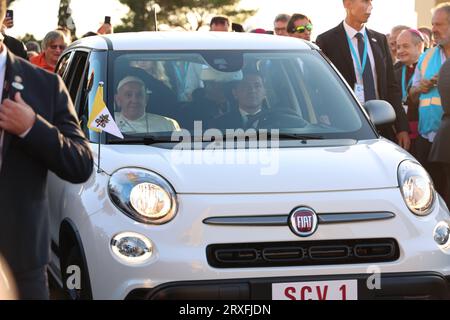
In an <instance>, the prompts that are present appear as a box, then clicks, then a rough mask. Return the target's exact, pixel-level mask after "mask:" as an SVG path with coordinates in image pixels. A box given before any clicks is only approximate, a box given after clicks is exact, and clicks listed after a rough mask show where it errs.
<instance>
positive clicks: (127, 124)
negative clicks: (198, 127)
mask: <svg viewBox="0 0 450 320" xmlns="http://www.w3.org/2000/svg"><path fill="white" fill-rule="evenodd" d="M114 98H115V103H116V110H120V111H119V112H116V113H115V119H116V123H117V125H118V127H119V129H120V130H121V131H122V132H123V133H129V134H135V133H148V132H171V131H178V130H180V127H179V125H178V123H177V122H176V121H175V120H173V119H170V118H166V117H163V116H160V115H156V114H152V113H146V112H145V110H146V106H147V103H148V99H149V97H148V94H147V89H146V87H145V84H144V82H143V81H142V80H141V79H139V78H138V77H134V76H127V77H125V78H123V79H122V80H121V81H120V82H119V84H118V86H117V94H116V95H115V97H114Z"/></svg>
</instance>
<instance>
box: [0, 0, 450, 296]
mask: <svg viewBox="0 0 450 320" xmlns="http://www.w3.org/2000/svg"><path fill="white" fill-rule="evenodd" d="M343 5H344V7H345V10H346V17H345V18H344V20H343V21H342V23H340V24H339V25H338V26H336V27H335V28H333V29H331V30H329V31H327V32H325V33H323V34H321V35H318V37H317V40H316V44H317V45H318V46H319V47H320V48H321V50H322V52H323V53H324V54H325V55H326V56H327V57H328V58H329V59H330V60H331V62H332V63H333V64H334V65H335V67H336V68H337V69H338V70H339V71H340V73H341V74H342V76H343V77H344V78H345V80H346V81H347V83H348V84H349V85H350V87H351V88H353V89H354V93H355V97H356V98H357V99H358V100H359V101H360V102H361V104H364V103H366V102H367V101H369V100H376V99H380V100H385V101H388V102H389V103H390V104H391V105H392V106H393V108H394V110H395V113H396V121H395V123H394V124H392V125H384V126H381V127H378V128H377V129H378V130H379V132H380V134H381V135H382V136H383V137H385V138H387V139H390V140H392V141H394V142H396V143H397V144H398V145H399V146H400V147H402V148H404V149H406V150H409V151H410V152H411V154H413V155H414V156H415V157H416V158H417V160H418V161H420V162H421V164H422V165H423V166H424V167H425V168H426V169H427V170H428V172H429V173H430V176H431V177H432V179H433V181H434V183H435V186H436V189H437V191H438V192H439V193H440V194H441V195H442V196H443V197H444V199H445V201H446V202H447V204H448V205H450V201H449V197H450V190H449V188H450V148H449V147H448V144H449V141H450V123H449V119H450V98H449V93H450V62H449V61H450V60H449V59H448V58H449V57H450V2H447V3H443V4H440V5H439V6H437V7H436V8H435V10H434V11H433V18H432V21H430V24H431V25H432V28H431V29H429V28H425V27H423V28H419V29H415V28H412V27H409V26H395V27H394V28H392V31H391V33H390V34H389V35H385V34H382V33H379V32H376V31H374V30H370V29H369V28H367V27H366V23H367V22H368V20H369V18H370V16H371V11H372V8H373V3H372V0H369V1H367V0H343ZM5 11H6V1H4V0H0V17H1V19H0V20H3V18H4V17H5ZM0 22H1V21H0ZM0 26H2V28H1V34H2V38H3V40H2V42H1V43H0V72H2V73H0V84H1V85H2V86H3V87H4V90H3V97H2V98H3V101H2V104H1V108H0V201H1V203H2V215H0V251H1V252H2V253H4V254H5V255H6V257H7V258H8V261H9V262H10V263H11V267H12V272H13V273H14V275H15V276H16V279H17V282H18V289H19V294H20V295H21V297H29V298H46V297H48V291H47V289H46V288H44V286H45V285H43V284H44V283H45V282H46V279H45V267H43V266H44V265H45V264H46V263H47V260H48V257H47V254H45V253H44V252H45V251H46V250H47V247H46V245H47V242H46V240H47V238H46V237H47V235H46V234H44V233H45V232H44V233H39V234H37V233H36V229H37V228H38V227H42V230H47V229H48V222H47V221H46V220H45V219H44V218H41V219H40V220H38V221H36V218H31V217H37V216H38V215H37V214H36V213H35V211H36V210H45V197H44V192H43V191H42V189H43V188H45V178H44V176H45V174H44V173H45V172H47V170H51V171H53V172H56V173H57V174H58V175H59V176H60V177H63V178H65V179H67V180H69V181H73V182H82V181H84V180H86V179H87V178H88V177H89V174H90V172H91V171H92V155H91V154H90V151H89V147H88V144H87V141H86V138H85V137H84V135H83V133H82V132H81V130H80V128H79V126H78V124H77V120H76V116H75V113H74V110H73V106H72V103H71V102H70V97H69V96H68V94H67V90H66V89H65V88H64V87H63V84H62V82H61V80H60V79H58V78H57V77H56V76H54V75H52V74H51V73H52V72H54V70H55V66H56V64H57V61H58V59H59V57H60V56H61V54H62V52H63V51H64V50H65V49H66V47H67V46H68V45H69V44H70V42H71V41H72V39H73V36H72V35H71V34H70V30H68V29H67V28H65V27H59V28H57V29H55V30H52V31H50V32H49V33H48V34H47V35H46V36H45V38H44V39H43V40H42V42H41V43H37V42H34V41H31V42H28V43H26V44H25V45H24V44H23V43H22V42H20V41H18V40H17V39H14V38H13V37H10V36H8V35H7V34H6V33H7V30H8V28H11V27H12V26H13V21H12V20H11V19H10V18H8V17H6V18H5V19H4V21H3V23H0ZM210 30H211V31H215V32H228V31H235V32H243V28H242V26H241V25H239V24H235V23H231V21H230V20H229V19H228V18H227V17H223V16H217V17H214V18H213V19H212V20H211V23H210ZM313 31H314V27H313V22H312V19H311V18H310V17H308V16H306V15H304V14H300V13H296V14H293V15H287V14H279V15H277V16H276V17H275V19H274V27H273V31H266V30H264V29H260V28H259V29H254V30H252V31H251V32H253V33H264V34H274V35H275V36H286V37H293V38H298V39H302V40H305V41H311V39H312V33H313ZM112 32H113V28H112V26H111V24H110V23H104V24H103V25H102V26H101V27H100V28H99V29H98V30H97V32H89V33H87V34H85V35H84V36H85V37H88V36H93V35H97V34H109V33H112ZM5 48H8V50H5ZM17 57H21V58H23V59H24V60H29V62H30V63H32V64H34V65H35V66H38V67H40V68H42V69H45V70H47V71H50V73H48V72H41V70H40V69H36V68H32V67H30V66H29V64H28V62H25V61H24V60H22V59H18V58H17ZM2 61H3V63H2ZM149 67H153V69H155V68H154V67H155V66H149ZM156 67H157V66H156ZM12 70H13V71H14V72H12ZM155 70H156V71H157V68H156V69H155ZM155 70H153V71H151V72H152V73H155V72H156V71H155ZM149 72H150V71H149ZM11 74H13V76H15V77H13V78H12V79H10V77H11ZM1 75H4V76H1ZM245 79H246V80H247V81H248V82H249V83H251V84H252V85H253V86H255V88H257V90H260V91H261V92H260V94H258V98H259V97H261V98H262V97H263V96H264V92H263V89H262V88H263V86H262V84H261V82H262V79H261V78H259V77H258V76H257V75H247V76H246V78H245ZM25 80H26V82H27V83H30V85H29V87H27V91H24V92H23V94H24V95H25V96H26V98H27V102H28V104H27V103H26V102H25V101H24V100H23V99H22V95H21V91H23V90H22V89H23V85H22V83H23V82H25ZM160 80H161V81H166V82H167V85H168V86H171V84H170V83H168V80H167V79H164V78H161V79H160ZM3 81H4V82H5V84H3ZM31 83H33V84H35V85H34V86H32V85H31ZM21 87H22V89H21ZM145 88H146V84H145V83H143V82H142V81H140V80H139V79H136V78H134V77H132V76H128V77H124V78H123V79H122V80H121V81H120V83H119V85H118V94H117V96H116V97H115V100H116V103H117V104H118V105H122V104H123V105H126V103H125V102H124V100H125V99H126V96H125V95H123V94H122V91H123V92H125V90H128V91H132V92H133V94H135V95H137V96H139V97H141V100H142V101H141V102H142V105H145V104H146V101H145V90H146V89H145ZM7 89H11V90H7ZM28 90H29V91H28ZM240 90H241V88H239V87H237V88H236V89H235V94H236V97H237V98H238V102H239V105H240V106H241V105H242V106H241V107H242V109H245V110H246V111H248V115H251V113H252V112H254V110H253V109H255V108H260V105H261V102H260V101H258V103H256V104H255V105H254V106H253V105H252V106H247V105H245V103H244V102H245V101H240V100H239V93H240ZM48 92H53V93H54V94H55V95H56V97H50V94H47V93H48ZM179 98H180V99H184V97H179ZM186 99H187V98H186ZM261 100H262V99H261ZM56 102H57V103H56ZM55 103H56V104H55ZM30 105H31V106H33V108H32V107H30ZM40 106H47V107H48V108H49V110H50V109H51V110H53V111H52V112H49V111H48V110H40V109H39V107H40ZM132 111H133V110H127V108H125V107H124V108H122V110H121V113H120V114H118V115H117V117H118V119H119V125H120V124H121V123H123V124H124V125H128V127H129V129H130V130H131V129H133V128H135V127H136V126H148V124H149V123H151V122H153V121H154V118H147V117H146V118H145V123H144V122H142V123H139V122H136V121H135V122H130V120H129V119H131V120H133V119H141V118H142V117H141V116H142V115H141V114H132ZM55 114H58V118H56V117H55ZM121 119H122V120H121ZM221 122H226V119H221ZM165 126H167V127H169V128H173V127H176V126H177V125H176V124H174V123H172V122H167V123H165ZM13 138H15V139H19V138H20V139H22V140H20V141H21V142H23V143H21V144H19V143H13V144H10V141H11V140H12V139H13ZM44 145H45V147H44ZM2 148H3V149H2ZM22 148H24V149H27V151H28V152H26V153H25V152H22ZM5 150H7V151H8V153H6V151H5ZM30 154H33V156H30ZM53 155H58V157H54V156H53ZM2 158H3V161H2ZM2 167H3V170H2ZM6 168H7V169H6ZM24 168H28V169H24ZM23 170H28V171H29V172H24V171H23ZM20 176H27V177H28V179H29V180H30V181H32V183H31V184H32V186H33V188H35V189H33V190H31V189H30V190H28V189H27V190H26V191H24V190H23V185H22V183H20V181H21V178H20ZM6 181H8V183H6ZM14 181H16V182H14ZM12 182H14V183H12ZM36 190H37V191H36ZM28 191H30V192H28ZM33 192H35V193H36V194H35V193H33ZM19 194H20V195H23V197H24V198H21V199H17V195H19ZM17 203H20V204H23V205H21V206H18V205H17ZM32 206H33V207H32ZM5 208H6V210H4V209H5ZM4 212H8V214H3V213H4ZM26 216H29V217H30V221H32V222H33V223H34V225H31V224H27V225H25V226H23V227H21V228H18V227H17V226H18V225H21V224H22V223H23V221H22V222H21V221H19V220H17V219H19V217H26ZM24 220H27V219H25V218H24ZM11 221H13V223H12V222H11ZM15 228H18V229H20V230H21V231H18V230H15ZM12 232H19V233H20V234H21V235H23V239H28V240H29V241H25V240H22V241H23V242H24V243H37V244H41V245H42V247H39V248H36V252H32V253H28V250H27V249H26V248H25V249H22V250H21V249H20V248H19V249H17V248H14V250H15V252H11V241H13V240H12V239H14V237H13V236H12ZM44 238H45V239H44ZM24 252H27V254H28V255H32V256H33V255H34V256H33V257H34V258H33V257H27V258H24V256H23V254H25V253H24ZM33 259H34V260H33ZM25 261H28V262H29V261H31V263H33V265H32V266H30V265H29V263H28V262H26V263H25ZM31 267H33V268H34V269H33V268H31ZM30 270H31V271H30Z"/></svg>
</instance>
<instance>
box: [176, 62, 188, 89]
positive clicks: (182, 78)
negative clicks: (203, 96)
mask: <svg viewBox="0 0 450 320" xmlns="http://www.w3.org/2000/svg"><path fill="white" fill-rule="evenodd" d="M178 67H180V68H181V67H182V68H183V69H184V70H183V71H184V73H183V74H181V71H180V69H179V68H178ZM188 69H189V63H188V62H183V66H177V65H175V73H176V75H177V78H178V83H179V84H180V87H181V88H180V89H181V90H184V89H186V82H187V81H186V80H187V72H188Z"/></svg>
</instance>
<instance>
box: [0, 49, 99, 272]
mask: <svg viewBox="0 0 450 320" xmlns="http://www.w3.org/2000/svg"><path fill="white" fill-rule="evenodd" d="M17 83H21V84H22V85H23V87H24V89H23V90H22V91H21V94H22V98H23V99H24V101H25V102H26V103H27V104H28V105H29V106H31V107H32V108H33V109H34V111H35V112H36V114H37V117H36V122H35V124H34V125H33V127H32V129H31V131H30V132H29V133H28V135H27V136H26V137H25V138H24V139H21V138H19V137H17V136H13V135H11V134H8V133H7V132H4V143H3V150H2V167H1V169H0V254H2V255H3V256H4V257H5V259H6V261H7V263H8V264H9V265H10V267H11V269H12V271H13V273H22V272H28V271H31V270H34V269H37V268H40V267H43V266H44V265H46V264H47V263H48V262H49V252H50V234H49V216H48V204H47V191H46V184H47V173H48V171H49V170H50V171H53V172H54V173H55V174H56V175H58V176H59V177H60V178H62V179H65V180H68V181H70V182H72V183H82V182H84V181H86V180H87V179H88V178H89V177H90V175H91V173H92V169H93V159H92V154H91V151H90V148H89V144H88V142H87V140H86V138H85V137H84V134H83V132H82V131H81V129H80V128H79V125H78V119H77V116H76V113H75V110H74V107H73V104H72V102H71V99H70V97H69V94H68V92H67V89H66V87H65V85H64V83H63V82H62V80H61V78H60V77H59V76H57V75H55V74H51V73H49V72H47V71H45V70H42V69H39V68H37V67H35V66H33V65H31V64H30V63H28V62H27V61H25V60H24V59H22V58H19V57H16V56H14V55H13V54H11V53H10V52H8V57H7V63H6V76H5V86H4V90H3V99H5V98H8V97H9V98H12V97H14V95H15V93H16V92H17V88H15V87H17Z"/></svg>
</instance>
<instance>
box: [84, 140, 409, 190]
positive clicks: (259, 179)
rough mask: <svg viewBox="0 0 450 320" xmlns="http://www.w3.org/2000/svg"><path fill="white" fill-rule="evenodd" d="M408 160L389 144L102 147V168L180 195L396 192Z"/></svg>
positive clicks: (363, 142) (406, 155)
mask: <svg viewBox="0 0 450 320" xmlns="http://www.w3.org/2000/svg"><path fill="white" fill-rule="evenodd" d="M93 149H95V148H93ZM94 153H95V151H94ZM406 159H412V157H411V156H410V155H409V154H408V153H406V152H405V151H403V150H402V149H401V148H400V147H399V146H397V145H395V144H393V143H390V142H388V141H386V140H371V141H362V142H359V143H355V144H351V145H346V146H334V147H333V146H332V147H303V148H280V149H272V150H258V149H254V150H216V151H191V150H187V151H177V152H173V151H172V150H169V149H164V148H158V147H154V146H142V145H109V146H104V147H102V150H101V162H100V167H101V169H102V170H104V171H105V172H106V173H108V174H110V175H111V174H113V173H114V172H115V171H116V170H118V169H121V168H125V167H138V168H144V169H148V170H150V171H153V172H156V173H158V174H159V175H161V176H162V177H164V178H165V179H166V180H167V181H169V182H170V183H171V184H172V186H173V187H174V188H175V191H176V192H177V193H180V194H183V193H184V194H236V193H291V192H293V193H302V192H319V191H350V190H368V189H380V188H395V187H398V181H397V168H398V165H399V164H400V163H401V162H402V161H403V160H406Z"/></svg>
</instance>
